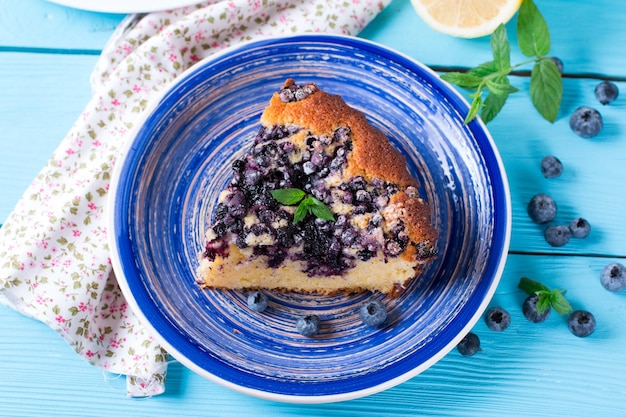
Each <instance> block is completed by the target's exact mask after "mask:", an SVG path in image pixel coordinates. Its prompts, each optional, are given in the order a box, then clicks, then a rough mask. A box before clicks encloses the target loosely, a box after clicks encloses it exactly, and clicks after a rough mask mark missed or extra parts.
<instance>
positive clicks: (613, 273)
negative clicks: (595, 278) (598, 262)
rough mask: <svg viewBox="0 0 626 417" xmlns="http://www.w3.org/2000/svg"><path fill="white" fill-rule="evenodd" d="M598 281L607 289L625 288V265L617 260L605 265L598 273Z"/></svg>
mask: <svg viewBox="0 0 626 417" xmlns="http://www.w3.org/2000/svg"><path fill="white" fill-rule="evenodd" d="M600 282H601V283H602V286H603V287H604V288H605V289H606V290H608V291H611V292H620V291H622V290H623V289H624V288H626V267H624V265H622V264H620V263H618V262H614V263H610V264H608V265H606V266H605V267H604V268H603V269H602V272H601V273H600Z"/></svg>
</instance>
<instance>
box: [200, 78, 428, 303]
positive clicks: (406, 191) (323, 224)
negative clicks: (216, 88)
mask: <svg viewBox="0 0 626 417" xmlns="http://www.w3.org/2000/svg"><path fill="white" fill-rule="evenodd" d="M261 125H262V127H261V128H260V130H259V133H258V134H257V136H256V138H255V139H254V143H253V144H251V147H250V149H249V150H248V151H247V152H246V153H245V155H244V156H242V157H241V158H240V159H237V160H236V161H234V162H233V164H232V169H233V176H232V180H231V182H230V184H229V185H228V187H227V188H226V189H225V190H224V191H222V193H221V194H220V197H219V202H218V204H217V206H216V208H215V210H214V213H213V219H212V222H211V227H210V228H209V229H208V230H207V232H206V245H205V250H204V252H203V253H202V254H201V256H200V266H199V270H198V275H199V282H201V283H202V285H203V286H204V287H207V288H221V289H268V290H277V291H297V292H304V293H323V294H334V293H338V292H345V293H354V292H361V291H367V290H369V291H379V292H382V293H385V294H388V295H391V296H394V295H397V294H399V293H400V292H402V291H403V289H404V288H405V286H406V285H407V283H408V282H409V281H410V280H411V279H413V278H415V277H416V276H418V275H419V274H420V272H421V270H422V267H423V264H424V262H426V261H427V260H428V259H429V258H431V257H432V256H434V253H435V250H434V243H435V239H436V233H435V230H434V229H433V227H432V225H431V220H430V215H431V213H430V208H429V206H428V205H427V204H426V202H425V201H424V200H422V199H421V198H420V197H419V195H418V189H417V187H418V183H417V181H416V180H415V179H414V178H413V177H412V176H411V175H410V173H409V172H408V170H407V167H406V160H405V158H404V157H403V156H402V155H401V154H400V153H399V152H398V151H397V150H396V149H395V148H394V147H393V146H392V145H391V143H390V142H389V141H388V139H387V137H386V136H385V135H384V134H383V133H382V132H380V131H378V130H376V129H375V128H373V127H372V126H371V125H370V124H369V123H368V122H367V121H366V119H365V116H364V115H363V114H362V113H361V112H359V111H357V110H354V109H352V108H351V107H349V106H348V105H347V104H346V103H345V102H344V101H343V99H342V98H341V97H340V96H337V95H330V94H327V93H326V92H324V91H322V90H320V89H319V88H318V87H317V86H316V85H315V84H305V85H301V86H300V85H296V84H295V83H294V81H293V80H292V79H288V80H287V81H286V82H285V84H284V86H283V87H282V88H281V89H280V91H278V92H277V93H275V94H274V95H273V97H272V98H271V100H270V103H269V105H268V106H267V107H266V108H265V110H264V112H263V115H262V116H261Z"/></svg>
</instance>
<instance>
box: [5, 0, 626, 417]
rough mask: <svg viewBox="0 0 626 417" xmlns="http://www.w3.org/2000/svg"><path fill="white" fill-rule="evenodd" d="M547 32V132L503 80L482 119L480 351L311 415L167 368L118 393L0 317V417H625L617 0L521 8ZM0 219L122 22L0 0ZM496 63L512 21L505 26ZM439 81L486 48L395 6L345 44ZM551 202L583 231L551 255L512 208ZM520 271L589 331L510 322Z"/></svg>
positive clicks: (57, 346) (34, 328)
mask: <svg viewBox="0 0 626 417" xmlns="http://www.w3.org/2000/svg"><path fill="white" fill-rule="evenodd" d="M536 4H537V5H538V7H539V9H540V10H541V11H542V13H543V15H544V16H545V18H546V20H547V21H548V24H549V27H550V30H551V34H552V49H551V50H552V52H553V54H554V55H556V56H558V57H560V58H561V59H562V61H563V62H564V67H565V74H564V83H563V85H564V94H563V102H562V106H561V109H560V112H559V116H558V118H557V120H556V122H555V123H554V124H550V123H548V122H546V121H544V120H543V119H542V118H541V117H540V116H539V115H538V114H537V112H536V111H535V110H534V109H533V107H532V105H531V103H530V100H529V98H528V89H529V79H528V77H527V76H525V75H524V74H523V73H522V74H520V75H519V76H515V77H513V78H512V83H513V84H514V85H515V86H517V87H518V88H520V89H521V90H522V91H521V92H520V93H517V94H514V95H513V96H511V97H510V99H509V102H508V103H507V105H506V106H505V108H504V110H503V112H502V113H501V114H500V115H499V116H498V117H497V118H496V119H495V120H494V121H493V122H492V123H490V124H489V129H490V131H491V133H492V135H493V137H494V139H495V142H496V143H497V145H498V148H499V150H500V152H501V155H502V158H503V161H504V165H505V167H506V170H507V173H508V176H509V180H510V186H511V193H512V204H513V232H512V241H511V247H510V254H509V258H508V261H507V265H506V268H505V270H504V274H503V277H502V280H501V283H500V285H499V287H498V289H497V291H496V294H495V296H494V298H493V300H492V305H500V306H502V307H504V308H505V309H507V310H508V311H509V312H510V313H511V317H512V322H511V325H510V327H509V328H508V329H507V330H506V331H504V332H502V333H496V332H493V331H491V330H489V329H488V328H487V327H486V325H485V323H484V322H483V321H479V322H478V323H477V324H476V326H475V328H474V332H475V333H476V334H478V335H479V337H480V338H481V342H482V351H481V352H479V353H478V354H477V355H475V356H473V357H463V356H461V355H460V354H459V353H458V352H457V351H456V350H453V351H451V352H450V353H449V354H448V355H447V356H445V357H444V358H443V359H442V360H441V361H440V362H438V363H437V364H435V365H434V366H433V367H431V368H430V369H428V370H427V371H425V372H424V373H422V374H421V375H418V376H416V377H414V378H413V379H411V380H409V381H407V382H405V383H403V384H401V385H399V386H397V387H395V388H392V389H390V390H388V391H385V392H382V393H379V394H375V395H372V396H370V397H366V398H361V399H357V400H353V401H348V402H343V403H335V404H325V405H308V406H304V405H293V404H281V403H273V402H269V401H265V400H260V399H256V398H250V397H247V396H244V395H242V394H239V393H236V392H233V391H230V390H228V389H226V388H223V387H221V386H218V385H216V384H214V383H212V382H209V381H207V380H204V379H203V378H201V377H199V376H197V375H195V374H194V373H192V372H191V371H189V370H187V369H186V368H184V367H183V366H182V365H180V364H178V363H172V364H171V365H170V367H169V370H168V374H167V385H166V389H167V390H166V393H165V394H163V395H160V396H157V397H153V398H146V399H133V398H128V397H126V396H125V385H124V381H123V378H116V377H115V376H113V375H106V374H103V372H102V371H101V370H99V369H96V368H94V367H92V366H90V365H88V364H87V363H86V362H84V361H83V360H82V359H81V358H80V357H78V356H77V355H76V354H75V353H74V352H73V351H72V350H71V349H70V348H69V346H68V345H66V343H65V342H64V341H63V340H61V338H60V337H59V336H58V335H57V334H56V333H55V332H54V331H52V330H51V329H49V328H48V327H46V326H45V325H44V324H42V323H40V322H38V321H35V320H33V319H29V318H27V317H24V316H22V315H20V314H19V313H16V312H14V311H13V310H11V309H9V308H6V307H0V415H3V416H4V415H6V416H36V415H51V416H52V415H55V416H57V415H58V416H65V417H69V416H87V415H89V416H92V415H102V416H104V415H112V414H118V415H133V416H142V415H146V416H148V415H150V416H173V415H190V416H191V415H198V416H199V415H216V416H226V415H251V416H265V415H267V416H269V415H271V416H281V415H285V416H288V415H289V416H290V415H298V416H304V415H311V416H313V415H326V416H344V415H372V416H416V415H446V416H486V415H494V416H500V415H524V416H528V415H539V416H556V415H567V416H592V415H593V416H616V415H626V354H625V346H626V291H624V292H622V293H610V292H608V291H606V290H605V289H604V288H602V286H601V285H600V281H599V275H600V271H601V269H602V268H603V267H604V266H605V265H606V264H608V263H610V262H615V261H618V262H624V263H626V259H625V258H626V221H624V214H625V213H626V187H625V185H624V184H626V117H625V114H626V113H625V112H626V71H625V68H626V53H625V47H624V45H626V25H625V23H626V6H625V5H624V3H623V2H622V1H620V0H595V1H568V0H537V1H536ZM0 10H2V12H1V13H0V138H1V139H0V140H1V141H2V145H3V146H2V158H1V162H0V191H1V197H0V222H1V221H2V220H4V219H5V218H6V217H7V215H8V214H9V212H10V211H11V210H12V208H13V206H14V205H15V203H16V202H17V200H18V199H19V198H20V196H21V194H22V192H23V191H24V190H25V189H26V187H27V186H28V184H29V183H30V181H31V180H32V179H33V178H34V177H35V175H36V174H37V172H38V171H39V169H40V168H41V167H42V166H43V165H44V164H45V163H46V161H47V159H48V157H49V156H50V154H51V153H52V151H53V150H54V148H55V147H56V146H57V144H58V143H59V142H60V141H61V140H62V139H63V137H64V136H65V134H66V133H67V131H68V130H69V128H70V127H71V126H72V124H73V123H74V121H75V120H76V118H77V116H78V115H79V114H80V112H81V111H82V109H83V107H84V106H85V104H86V103H87V102H88V100H89V98H90V93H91V92H90V86H89V74H90V72H91V70H92V69H93V66H94V65H95V63H96V60H97V57H98V54H99V52H100V51H101V49H102V48H103V46H104V45H105V43H106V42H107V40H108V38H109V37H110V36H111V34H112V33H113V30H114V29H115V27H116V26H117V24H118V23H119V22H120V21H121V20H122V19H123V17H124V16H122V15H113V14H98V13H93V12H86V11H79V10H74V9H70V8H65V7H62V6H58V5H55V4H52V3H48V2H45V1H43V0H20V1H16V0H0ZM507 29H508V31H509V37H510V39H511V42H512V44H513V48H512V61H513V62H519V61H522V60H523V57H522V55H521V54H520V52H519V49H518V48H517V46H516V38H515V30H514V29H515V19H514V20H513V21H511V23H510V24H508V25H507ZM360 36H362V37H364V38H367V39H371V40H374V41H377V42H379V43H382V44H384V45H387V46H390V47H392V48H395V49H397V50H399V51H401V52H403V53H405V54H408V55H410V56H412V57H414V58H416V59H418V60H420V61H422V62H424V63H425V64H427V65H429V66H431V67H433V68H436V69H437V70H440V71H445V70H446V69H450V68H458V67H470V66H474V65H477V64H479V63H481V62H484V61H487V60H489V59H490V48H489V39H488V38H480V39H474V40H466V39H459V38H452V37H449V36H446V35H442V34H438V33H435V32H433V31H432V30H431V29H430V28H429V27H427V26H426V25H425V24H424V23H423V22H422V21H421V20H420V19H419V17H418V16H417V15H416V14H415V13H414V11H413V9H412V7H411V5H410V2H409V0H394V1H393V2H392V4H391V5H390V6H389V7H388V8H387V9H386V10H385V11H384V12H383V13H382V14H381V15H380V16H378V17H377V18H376V20H375V21H374V22H373V23H372V24H370V25H369V26H368V27H367V28H366V29H365V31H363V32H362V33H361V35H360ZM600 79H612V80H614V81H615V82H616V84H617V85H618V86H619V88H620V89H621V91H622V95H620V97H618V99H617V100H616V101H615V102H613V103H611V104H610V105H607V106H602V105H601V104H600V103H598V102H597V100H596V99H595V97H594V88H595V86H596V84H597V83H598V82H599V80H600ZM581 105H588V106H592V107H595V108H598V109H599V110H600V111H601V113H602V116H603V118H604V129H603V131H602V132H601V134H600V135H598V136H597V137H595V138H593V139H583V138H580V137H578V136H576V135H575V134H574V133H573V132H572V131H571V130H570V127H569V124H568V120H569V116H570V114H571V113H572V111H573V110H574V109H575V108H577V107H578V106H581ZM546 155H555V156H557V157H558V158H559V159H560V160H561V161H562V162H563V164H564V172H563V175H562V176H561V177H559V178H556V179H546V178H544V177H543V176H542V174H541V172H540V169H539V164H540V160H541V159H542V158H543V157H544V156H546ZM539 192H546V193H549V194H551V195H552V196H553V197H554V198H555V199H556V200H557V202H558V204H559V208H560V211H559V220H560V221H561V222H568V221H569V220H571V219H573V218H575V217H578V216H582V217H584V218H586V219H588V220H589V221H590V223H591V224H592V232H591V235H590V236H589V237H588V238H586V239H581V240H572V241H571V242H570V243H569V244H568V245H566V246H564V247H561V248H552V247H551V246H549V245H548V244H546V242H545V240H544V238H543V235H542V228H541V227H539V226H538V225H536V224H534V223H533V222H532V221H531V220H530V219H529V218H528V215H527V213H526V204H527V202H528V201H529V199H530V198H531V197H532V196H533V195H534V194H536V193H539ZM522 276H528V277H531V278H533V279H536V280H539V281H542V282H544V283H547V284H549V285H550V286H551V287H558V288H562V289H567V292H566V296H567V298H568V299H569V301H570V302H571V304H572V305H573V307H574V308H575V309H578V308H580V309H586V310H589V311H591V312H592V313H593V314H594V315H595V317H596V319H597V322H598V325H597V329H596V331H595V333H593V334H592V335H591V336H590V337H587V338H577V337H575V336H573V335H572V334H571V333H570V332H569V331H568V329H567V326H566V317H565V316H559V315H558V314H554V313H553V314H552V316H551V317H550V319H549V320H548V321H547V322H545V323H542V324H532V323H530V322H528V321H527V320H526V319H525V318H524V316H523V315H522V311H521V303H522V301H523V299H524V298H525V295H524V294H523V293H522V291H520V290H519V289H518V288H517V284H518V282H519V279H520V277H522Z"/></svg>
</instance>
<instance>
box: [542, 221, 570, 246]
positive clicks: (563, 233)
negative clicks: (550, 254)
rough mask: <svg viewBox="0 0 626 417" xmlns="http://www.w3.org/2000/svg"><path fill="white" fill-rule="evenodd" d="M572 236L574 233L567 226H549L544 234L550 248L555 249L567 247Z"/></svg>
mask: <svg viewBox="0 0 626 417" xmlns="http://www.w3.org/2000/svg"><path fill="white" fill-rule="evenodd" d="M571 236H572V232H571V230H570V228H569V226H565V225H558V226H549V227H548V228H547V229H546V230H545V232H544V237H545V239H546V242H548V243H549V244H550V246H554V247H560V246H563V245H565V244H566V243H567V242H569V239H570V237H571Z"/></svg>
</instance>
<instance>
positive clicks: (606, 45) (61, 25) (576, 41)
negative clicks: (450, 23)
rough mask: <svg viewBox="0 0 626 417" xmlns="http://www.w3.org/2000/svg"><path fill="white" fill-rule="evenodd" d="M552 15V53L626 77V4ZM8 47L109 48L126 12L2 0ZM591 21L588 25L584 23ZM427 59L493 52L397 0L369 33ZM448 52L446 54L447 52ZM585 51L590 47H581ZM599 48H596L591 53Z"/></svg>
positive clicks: (563, 4) (454, 61)
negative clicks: (625, 51) (436, 26)
mask: <svg viewBox="0 0 626 417" xmlns="http://www.w3.org/2000/svg"><path fill="white" fill-rule="evenodd" d="M536 4H537V5H538V7H539V9H540V10H541V11H542V13H543V14H544V16H545V17H546V20H547V21H548V24H549V27H550V32H551V36H552V50H551V51H552V52H551V53H553V54H555V55H557V56H559V57H560V58H561V59H562V60H563V61H564V63H565V69H566V72H567V73H570V74H581V73H583V74H586V73H592V74H605V75H609V76H613V77H623V59H622V56H621V54H618V53H615V52H614V51H613V52H612V49H611V48H612V47H613V46H614V45H623V44H625V43H626V32H625V31H624V30H622V28H623V22H624V21H626V8H625V7H623V6H621V5H620V6H617V7H616V6H615V5H614V1H612V0H597V1H593V2H591V1H588V2H577V3H576V5H572V4H571V2H568V1H567V0H560V1H551V0H536ZM0 10H2V13H0V48H3V47H4V48H5V49H6V48H8V47H9V48H15V47H20V48H48V49H60V50H65V51H69V52H71V51H72V50H74V52H76V50H78V51H79V52H80V51H81V50H82V51H91V53H95V52H97V51H99V50H100V49H101V48H103V47H104V45H105V44H106V42H107V40H108V39H109V37H110V35H111V34H112V33H113V30H114V29H115V27H116V26H117V25H118V24H119V22H120V21H121V20H122V18H123V15H118V14H106V13H94V12H89V11H84V10H77V9H72V8H69V7H64V6H60V5H57V4H54V3H50V2H46V1H45V0H20V1H19V2H16V1H13V0H0ZM515 23H516V18H514V19H513V20H512V21H511V22H510V23H509V24H508V25H507V29H508V32H509V37H510V40H511V43H512V44H513V62H521V61H522V60H524V59H525V58H524V57H522V56H521V55H520V54H519V51H518V48H517V47H516V46H515V43H516V42H517V41H516V39H517V38H516V36H515ZM582 28H584V30H582ZM361 36H363V37H365V38H368V39H372V40H375V41H377V42H380V43H382V44H385V45H389V46H392V47H394V48H395V49H398V50H399V51H401V52H404V53H407V54H409V55H411V56H413V57H414V58H416V59H418V60H421V61H422V62H424V63H426V64H428V65H433V66H437V67H439V66H443V67H457V66H472V65H476V64H478V63H480V62H484V61H487V60H489V59H490V55H489V54H490V48H489V39H488V38H487V37H483V38H479V39H473V40H468V39H460V38H453V37H451V36H448V35H444V34H440V33H437V32H435V31H433V30H432V29H431V28H429V27H428V26H426V24H425V23H424V22H423V21H422V20H421V19H420V18H419V17H418V16H417V14H416V13H415V11H414V10H413V7H412V6H411V3H410V1H409V0H394V1H393V2H392V3H391V4H390V5H389V6H388V7H387V9H385V10H384V11H383V12H382V13H381V14H380V15H379V16H378V17H377V18H376V19H375V20H374V21H373V22H372V23H371V24H370V25H369V26H368V27H367V28H366V29H365V30H364V31H363V32H362V34H361ZM444 51H445V53H444ZM581 51H582V53H581ZM591 51H593V52H591Z"/></svg>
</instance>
